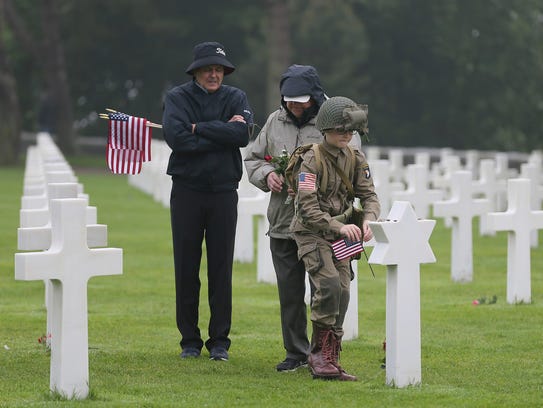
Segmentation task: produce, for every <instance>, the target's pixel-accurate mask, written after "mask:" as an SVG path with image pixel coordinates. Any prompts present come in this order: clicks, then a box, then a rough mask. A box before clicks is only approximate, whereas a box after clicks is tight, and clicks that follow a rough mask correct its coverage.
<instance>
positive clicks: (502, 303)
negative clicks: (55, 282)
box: [0, 158, 543, 408]
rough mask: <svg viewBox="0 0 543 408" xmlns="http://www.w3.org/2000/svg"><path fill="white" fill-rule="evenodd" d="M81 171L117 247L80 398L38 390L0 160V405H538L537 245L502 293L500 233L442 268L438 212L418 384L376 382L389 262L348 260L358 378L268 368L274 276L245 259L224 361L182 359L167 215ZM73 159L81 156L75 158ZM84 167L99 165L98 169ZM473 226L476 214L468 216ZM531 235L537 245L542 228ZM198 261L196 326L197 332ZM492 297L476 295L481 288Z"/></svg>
mask: <svg viewBox="0 0 543 408" xmlns="http://www.w3.org/2000/svg"><path fill="white" fill-rule="evenodd" d="M69 162H70V163H71V164H72V166H74V169H75V172H76V175H77V176H78V177H79V181H80V182H81V183H82V184H83V185H84V188H85V192H86V193H88V194H89V197H90V205H94V206H96V207H97V208H98V222H99V223H101V224H106V225H107V226H108V240H109V246H110V247H120V248H123V262H124V268H123V274H122V275H119V276H104V277H95V278H92V279H91V280H90V281H89V284H88V311H89V316H88V322H89V366H90V376H89V381H90V389H91V395H90V398H89V399H87V400H84V401H57V400H55V398H54V397H52V396H50V395H49V392H48V389H49V354H47V353H46V352H45V350H44V349H43V347H42V346H41V345H40V344H39V343H38V338H39V337H40V336H41V335H43V334H44V332H45V327H46V312H45V308H44V284H43V282H41V281H36V282H24V281H15V279H14V266H13V258H14V254H15V253H16V252H17V248H16V246H17V227H18V224H19V209H20V196H21V192H22V183H23V166H20V167H17V168H2V169H0V209H1V215H2V216H1V217H0V232H1V234H0V242H1V245H0V406H1V407H30V406H35V407H47V406H57V405H62V406H66V407H68V406H80V405H85V406H87V405H88V406H95V407H184V406H186V407H342V408H343V407H426V406H427V407H540V406H543V357H542V354H543V307H542V305H543V249H542V247H543V244H541V245H540V247H539V248H537V249H534V250H532V303H531V304H528V305H509V304H507V302H506V299H505V294H506V260H507V253H506V251H507V235H506V234H505V233H498V234H497V235H496V236H493V237H488V236H487V237H480V236H479V234H478V230H477V228H474V241H473V248H474V261H473V263H474V280H473V282H471V283H467V284H458V283H454V282H452V281H451V279H450V237H451V231H450V230H449V229H447V228H445V227H444V225H443V222H442V221H441V220H438V222H437V224H436V228H435V229H434V232H433V234H432V237H431V240H430V243H431V245H432V248H433V251H434V253H435V255H436V258H437V263H435V264H427V265H422V266H421V325H422V384H421V385H420V386H415V387H407V388H404V389H396V388H392V387H388V386H386V385H385V370H383V369H382V368H381V367H380V366H381V360H382V358H383V357H384V352H383V350H382V342H383V340H384V337H385V318H386V316H385V282H386V269H385V267H383V266H379V265H374V266H373V269H374V271H375V275H376V277H375V278H373V277H372V275H371V272H370V270H369V268H368V266H367V264H366V263H365V262H362V261H360V262H359V289H358V290H359V337H358V338H357V339H356V340H352V341H348V342H344V347H343V352H342V365H343V366H344V367H345V368H346V369H347V371H348V372H350V373H353V374H355V375H357V376H358V378H359V381H358V382H356V383H351V382H348V383H342V382H333V381H328V382H326V381H320V380H313V379H312V378H311V376H310V374H309V372H308V371H306V370H299V371H298V372H295V373H277V372H276V371H275V368H274V367H275V364H277V363H278V362H279V361H280V360H282V359H283V358H284V350H283V347H282V341H281V333H280V324H279V302H278V296H277V291H276V288H275V286H273V285H269V284H262V283H257V282H256V264H255V263H252V264H241V263H236V264H235V265H234V304H233V327H232V333H231V338H232V346H231V349H230V361H228V362H214V361H209V360H208V358H207V353H204V354H203V355H202V357H201V358H199V359H194V360H188V361H185V360H181V359H180V358H179V352H180V349H179V340H180V338H179V334H178V332H177V329H176V326H175V307H174V306H175V297H174V281H173V260H172V249H171V236H170V227H169V212H168V210H167V209H166V208H163V207H162V206H161V205H160V204H158V203H155V202H154V201H153V200H152V198H151V197H148V196H146V195H145V194H144V193H142V192H140V191H138V190H136V189H134V188H132V187H130V186H129V185H128V182H127V179H126V177H125V176H116V175H112V174H109V173H108V172H107V171H106V170H105V169H106V168H105V164H102V160H100V161H99V163H98V164H96V163H95V161H94V160H88V159H87V158H84V159H81V158H73V159H69ZM80 166H83V167H80ZM95 166H99V167H98V168H95ZM474 226H475V227H476V226H477V222H474ZM542 235H543V234H541V232H540V242H543V241H541V238H542ZM205 269H206V265H205V259H204V262H203V264H202V275H201V277H202V297H201V298H202V302H201V303H202V305H201V309H200V310H201V325H200V327H201V329H202V333H206V331H207V321H208V317H209V313H208V307H207V303H206V299H207V295H206V291H205V288H206V280H205V273H204V271H205ZM493 295H496V296H497V302H496V303H495V304H490V305H479V306H473V305H472V301H473V300H474V299H476V298H480V297H482V296H486V297H491V296H493Z"/></svg>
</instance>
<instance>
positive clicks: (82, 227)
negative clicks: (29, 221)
mask: <svg viewBox="0 0 543 408" xmlns="http://www.w3.org/2000/svg"><path fill="white" fill-rule="evenodd" d="M50 205H51V231H52V232H51V246H50V248H49V249H48V250H47V251H43V252H27V253H17V254H15V279H18V280H44V279H49V280H51V281H52V283H53V285H52V286H53V293H52V297H53V302H52V303H53V313H52V316H53V322H52V325H51V331H52V333H51V377H50V389H51V390H52V391H56V392H59V393H61V394H63V395H64V396H66V397H68V398H76V399H83V398H86V397H87V396H88V392H89V367H88V365H89V364H88V363H89V362H88V317H87V282H88V280H89V279H90V278H92V277H93V276H104V275H119V274H122V249H120V248H99V249H89V248H88V246H87V228H86V214H85V212H86V208H87V202H86V200H84V199H80V198H75V199H55V200H51V203H50Z"/></svg>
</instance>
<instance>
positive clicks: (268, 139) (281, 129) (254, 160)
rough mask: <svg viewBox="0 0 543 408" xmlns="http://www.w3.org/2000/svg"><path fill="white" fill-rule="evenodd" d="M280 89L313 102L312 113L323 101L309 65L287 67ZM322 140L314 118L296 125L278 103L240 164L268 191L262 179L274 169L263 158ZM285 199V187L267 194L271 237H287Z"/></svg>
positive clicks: (288, 207)
mask: <svg viewBox="0 0 543 408" xmlns="http://www.w3.org/2000/svg"><path fill="white" fill-rule="evenodd" d="M280 89H281V95H288V96H299V95H311V98H312V99H313V100H314V101H315V103H316V109H314V110H313V112H314V114H316V113H317V111H318V108H319V107H320V105H321V104H322V103H323V102H324V100H325V98H326V97H325V95H324V91H323V89H322V86H321V84H320V80H319V76H318V74H317V71H316V69H315V68H313V67H312V66H309V65H291V66H290V67H289V68H288V69H287V71H286V72H285V73H284V74H283V75H282V77H281V82H280ZM281 100H282V98H281ZM322 138H323V136H322V134H321V132H320V131H318V130H317V128H315V117H314V116H311V117H308V118H306V121H305V123H303V124H296V123H295V122H294V120H293V118H292V115H290V114H288V112H287V109H286V105H285V104H284V102H283V101H282V106H281V107H280V108H279V109H278V110H276V111H275V112H273V113H272V114H270V116H268V119H267V120H266V124H265V125H264V127H263V128H262V130H261V131H260V133H259V134H258V136H257V137H256V139H255V140H254V142H252V143H250V144H249V146H248V147H247V151H246V154H245V159H244V162H245V168H246V170H247V175H248V177H249V181H250V182H251V183H252V184H254V185H255V186H256V187H258V188H259V189H261V190H262V191H265V192H269V191H270V190H269V188H268V185H267V183H266V179H267V176H268V174H269V173H271V172H272V171H274V170H275V167H274V165H273V164H272V163H269V162H268V161H266V159H265V157H266V156H272V157H275V156H280V155H281V153H282V151H283V149H284V150H286V151H287V153H288V154H289V155H290V154H292V152H293V151H294V149H296V148H297V147H298V146H301V145H304V144H308V143H319V142H320V141H322ZM287 197H288V193H287V188H286V186H285V187H284V188H283V191H281V193H271V197H270V202H269V205H268V221H269V223H270V230H269V235H270V236H271V237H273V238H283V239H286V238H290V233H289V225H290V222H291V220H292V217H293V215H294V205H293V203H292V202H290V203H288V204H285V200H286V199H287Z"/></svg>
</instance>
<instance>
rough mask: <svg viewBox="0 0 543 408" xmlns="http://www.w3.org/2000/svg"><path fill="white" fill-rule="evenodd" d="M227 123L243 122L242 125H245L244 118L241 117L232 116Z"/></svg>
mask: <svg viewBox="0 0 543 408" xmlns="http://www.w3.org/2000/svg"><path fill="white" fill-rule="evenodd" d="M228 122H243V123H247V122H245V118H244V117H243V116H241V115H234V116H232V117H231V118H230V120H229V121H228Z"/></svg>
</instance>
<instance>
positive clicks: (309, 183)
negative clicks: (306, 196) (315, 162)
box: [298, 171, 317, 191]
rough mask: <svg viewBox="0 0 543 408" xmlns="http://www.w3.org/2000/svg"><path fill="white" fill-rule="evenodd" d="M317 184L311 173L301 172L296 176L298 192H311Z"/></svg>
mask: <svg viewBox="0 0 543 408" xmlns="http://www.w3.org/2000/svg"><path fill="white" fill-rule="evenodd" d="M316 183H317V176H316V175H315V174H313V173H306V172H303V171H302V172H301V173H300V174H298V190H306V191H313V190H315V185H316Z"/></svg>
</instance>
